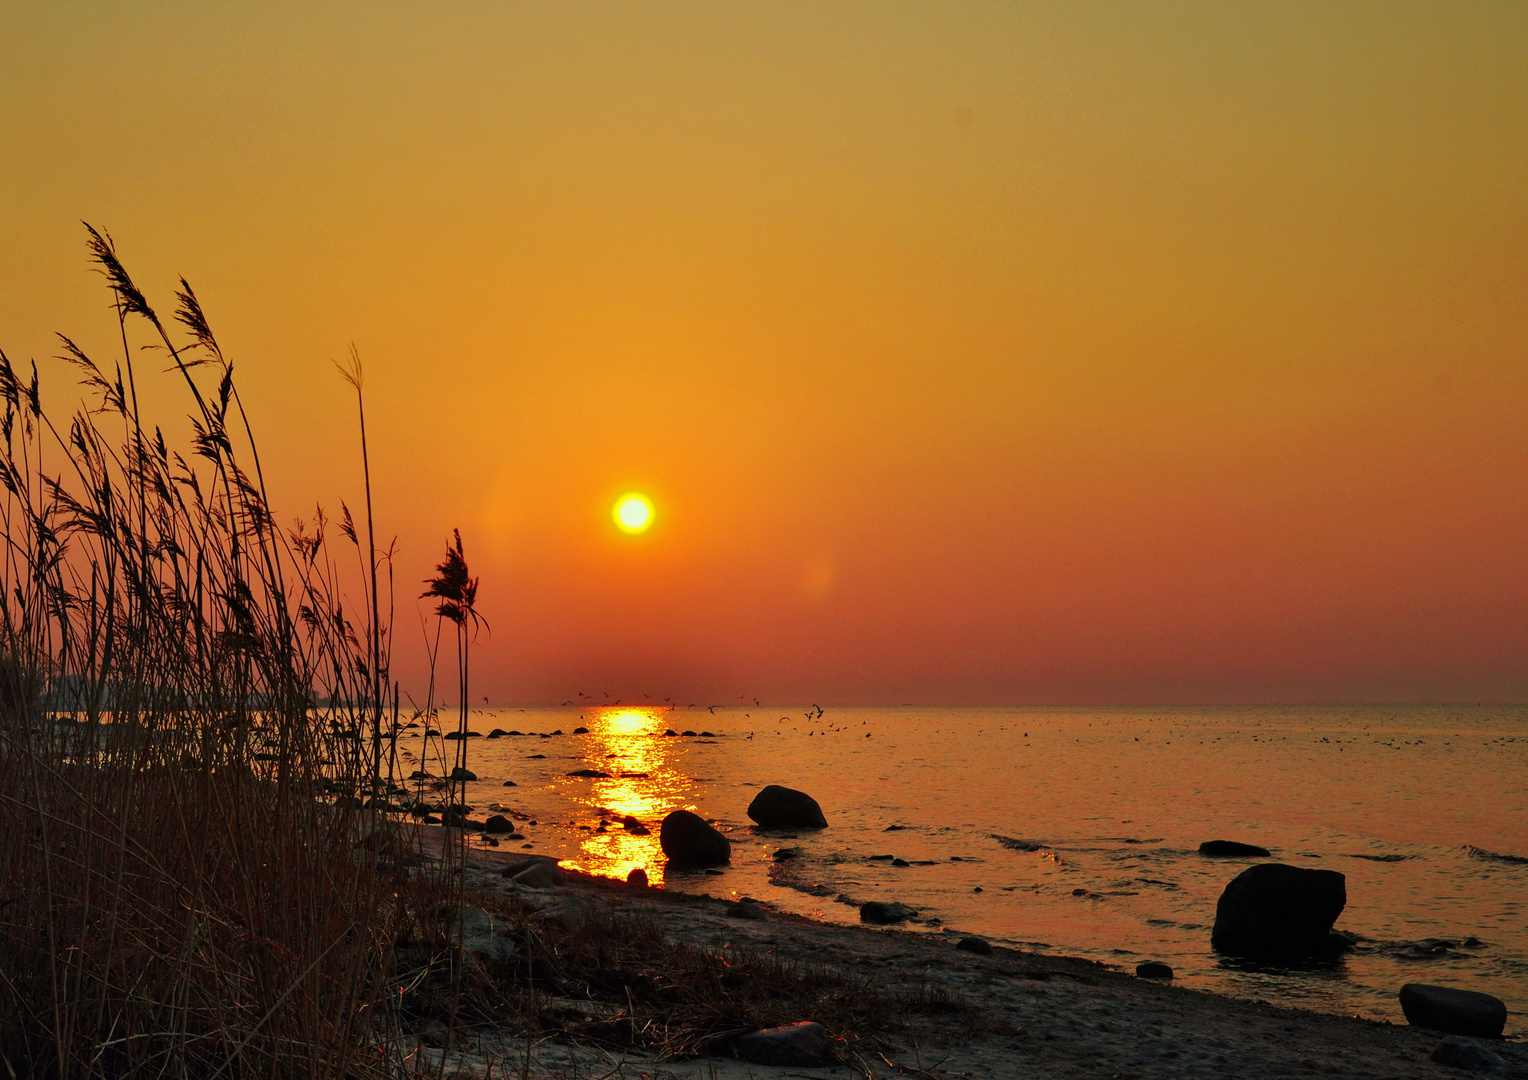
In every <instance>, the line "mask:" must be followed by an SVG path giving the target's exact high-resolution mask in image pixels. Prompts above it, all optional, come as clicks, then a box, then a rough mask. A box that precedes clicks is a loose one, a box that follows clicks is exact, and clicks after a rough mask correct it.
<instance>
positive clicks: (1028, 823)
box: [403, 706, 1528, 1033]
mask: <svg viewBox="0 0 1528 1080" xmlns="http://www.w3.org/2000/svg"><path fill="white" fill-rule="evenodd" d="M580 726H583V727H587V728H588V729H589V732H588V734H583V735H574V734H572V732H573V730H574V729H575V728H576V727H580ZM471 727H472V729H473V730H475V731H480V732H482V733H483V734H484V735H487V734H488V733H489V732H490V731H492V730H493V729H494V728H502V729H505V730H518V731H521V732H525V733H527V734H525V735H521V736H507V737H502V738H497V739H488V738H480V739H471V740H470V741H469V742H468V753H469V760H468V764H469V767H470V768H472V769H473V770H474V771H475V772H477V773H478V775H479V776H480V777H481V779H480V780H479V781H478V782H477V783H474V784H471V785H469V788H468V801H469V803H471V804H472V805H473V806H474V807H475V813H476V814H477V816H479V817H481V816H483V815H485V814H487V813H492V812H494V810H495V809H500V810H504V811H516V812H518V813H519V814H523V815H525V816H526V818H528V819H530V820H525V821H521V822H520V826H521V831H522V832H523V834H524V836H525V840H524V841H505V842H504V844H503V846H504V847H508V848H512V849H513V848H520V847H522V846H524V847H525V848H526V849H527V850H529V851H532V852H536V853H540V854H548V855H555V856H558V857H560V858H562V859H564V860H566V861H567V862H568V863H569V864H576V865H578V866H580V867H582V868H584V869H587V870H590V871H592V872H594V873H602V874H609V875H612V876H619V877H623V878H624V877H625V875H626V873H627V871H629V870H631V869H632V868H634V867H638V866H640V867H644V868H645V869H646V870H647V873H648V875H649V877H650V878H651V880H652V881H653V882H654V883H655V884H658V883H662V884H663V885H664V886H665V887H667V888H671V889H684V890H688V891H694V892H706V893H710V894H713V895H717V896H727V897H736V896H753V897H757V898H759V899H762V900H766V901H768V902H769V903H770V904H771V905H774V906H776V907H778V908H781V909H784V910H789V911H794V912H798V913H800V914H804V915H810V916H813V917H815V918H818V919H823V920H827V921H831V922H856V921H857V920H858V912H857V910H856V908H855V907H854V906H851V904H850V901H852V902H853V903H855V904H857V903H860V902H863V901H866V900H896V901H900V902H902V903H905V904H909V905H911V906H913V907H915V908H917V909H918V910H919V912H920V916H921V919H922V920H923V921H922V922H920V923H916V924H914V926H915V928H920V929H923V930H926V931H927V932H929V933H953V932H957V931H959V932H969V933H976V934H981V935H984V936H987V937H989V938H991V939H992V940H994V941H997V942H1006V943H1012V944H1016V945H1022V946H1026V947H1033V948H1040V949H1044V950H1048V951H1053V952H1058V953H1066V954H1070V955H1076V956H1086V957H1092V958H1095V959H1098V960H1102V961H1104V962H1106V963H1109V964H1115V965H1120V966H1122V967H1133V965H1134V964H1135V963H1136V962H1138V961H1139V960H1141V959H1156V960H1163V961H1166V962H1167V963H1169V964H1171V965H1172V966H1173V968H1174V969H1175V970H1176V971H1177V974H1178V981H1179V982H1180V983H1183V984H1186V985H1189V986H1196V987H1201V988H1205V989H1209V990H1214V991H1217V992H1220V993H1225V994H1232V995H1236V996H1238V997H1244V998H1262V999H1265V1000H1268V1001H1272V1002H1276V1003H1281V1004H1291V1005H1301V1006H1306V1007H1310V1008H1316V1009H1322V1010H1326V1011H1331V1012H1344V1013H1359V1014H1362V1015H1364V1016H1370V1017H1377V1018H1388V1019H1392V1020H1398V1019H1400V1010H1399V1007H1398V1005H1397V1003H1396V997H1395V995H1396V991H1397V990H1398V989H1399V987H1400V985H1401V984H1402V983H1404V982H1408V981H1424V982H1436V983H1444V984H1448V985H1455V986H1461V987H1467V988H1472V989H1479V990H1484V991H1487V992H1489V993H1493V994H1495V995H1497V996H1498V997H1500V998H1502V999H1503V1000H1505V1001H1506V1002H1507V1007H1508V1009H1509V1010H1511V1013H1512V1015H1511V1016H1510V1017H1509V1019H1508V1025H1507V1026H1508V1032H1509V1033H1512V1032H1518V1033H1524V1032H1525V1031H1528V1022H1525V1019H1524V1015H1523V1014H1524V1012H1525V1011H1528V708H1525V707H1516V706H1514V707H1500V706H1484V707H1474V706H1419V707H1331V708H1264V707H1256V708H1253V707H1248V708H1175V709H1145V710H1141V709H1114V708H1110V709H1076V708H1055V709H1033V708H965V709H951V708H943V709H914V708H904V709H886V708H839V709H830V710H828V711H827V712H826V713H824V714H822V715H821V716H818V715H817V714H816V713H815V712H814V713H812V715H811V718H810V719H808V718H807V710H806V708H805V707H801V708H794V709H779V708H776V709H770V708H767V707H765V708H759V707H752V706H750V707H746V708H745V707H737V708H725V709H724V708H717V709H716V710H715V711H714V712H713V711H710V710H708V709H705V708H684V707H679V708H675V709H672V710H670V709H666V708H661V709H654V708H647V707H611V708H599V709H593V708H585V709H577V708H572V709H569V708H563V709H543V710H536V709H532V710H519V709H487V710H481V711H474V713H473V716H472V720H471ZM669 728H672V729H674V730H676V731H681V732H682V731H687V730H688V731H695V732H697V733H699V732H711V733H713V737H711V738H706V737H702V736H700V735H699V734H697V735H696V736H693V737H688V738H685V737H680V738H675V737H667V736H664V735H663V732H664V731H665V729H669ZM558 729H560V730H561V731H563V732H564V733H565V734H562V735H556V736H551V737H547V738H542V737H538V736H539V735H540V734H541V733H550V732H552V731H556V730H558ZM403 745H404V746H405V747H406V748H407V749H408V750H409V751H411V752H412V753H413V754H416V755H417V754H419V753H421V752H422V751H424V749H425V748H426V747H439V746H441V743H440V742H438V741H437V740H435V739H427V738H417V740H416V739H410V740H408V741H406V742H405V743H404V744H403ZM444 745H445V748H446V749H447V751H448V752H450V750H451V749H453V748H454V744H452V743H449V742H447V743H445V744H444ZM427 764H428V765H429V766H430V769H429V771H431V772H435V773H438V772H439V771H440V770H439V754H438V752H437V751H435V750H431V751H430V753H429V754H428V761H427ZM577 769H595V770H599V771H602V772H607V773H610V774H612V775H611V778H609V779H602V778H592V779H591V778H579V777H571V776H569V775H567V774H568V773H570V772H572V771H574V770H577ZM622 774H628V775H624V776H623V775H622ZM632 774H634V775H632ZM506 780H509V781H513V782H514V783H515V785H516V786H514V787H505V786H504V781H506ZM770 783H778V784H784V785H786V786H788V787H795V788H800V789H802V790H804V791H806V792H808V793H809V794H811V795H812V796H814V797H815V798H816V799H817V800H818V802H820V803H821V804H822V808H823V811H824V813H825V814H826V815H827V818H828V824H829V827H828V828H827V829H825V830H822V831H821V832H819V833H813V832H809V831H804V832H801V833H799V834H797V835H795V836H790V835H787V834H780V833H767V832H760V831H756V830H755V829H754V827H753V825H752V823H751V822H750V821H749V820H748V817H747V814H746V810H747V807H748V803H749V800H750V799H752V797H753V795H754V793H755V792H757V790H758V789H759V788H760V787H762V786H763V785H765V784H770ZM678 808H689V809H692V810H695V811H696V812H697V813H699V814H701V815H702V816H704V817H706V818H708V819H712V820H715V821H716V822H717V823H718V824H719V826H720V827H721V828H722V829H723V830H724V831H726V832H727V833H728V834H729V836H730V838H731V840H732V844H733V857H732V865H731V866H730V867H729V868H727V869H725V870H724V871H723V872H722V873H721V874H720V875H719V876H717V875H708V874H693V873H692V874H684V875H679V874H671V875H667V876H665V874H664V862H663V857H662V854H661V852H660V851H659V848H658V836H657V823H658V821H659V820H661V819H662V817H663V816H664V815H665V814H667V813H668V812H669V811H671V810H674V809H678ZM627 814H632V815H635V816H636V817H638V818H639V819H641V820H642V821H644V822H647V823H648V824H649V825H651V826H652V828H653V832H652V835H650V836H633V835H631V834H629V833H627V832H626V831H625V830H623V829H621V828H620V826H619V821H620V818H621V817H622V816H623V815H627ZM611 815H614V820H611ZM532 821H534V824H532V823H531V822H532ZM602 822H608V824H607V826H606V831H604V832H599V831H597V830H598V829H599V826H600V825H601V823H602ZM1210 839H1229V840H1242V841H1246V842H1249V843H1254V844H1258V845H1261V846H1263V847H1266V848H1268V849H1270V850H1271V851H1272V852H1273V853H1274V858H1275V859H1276V860H1278V861H1283V862H1287V863H1292V864H1294V865H1297V866H1311V867H1321V868H1325V869H1330V870H1339V871H1341V872H1342V873H1344V874H1345V875H1347V892H1348V904H1347V909H1346V910H1345V911H1344V912H1343V914H1342V917H1341V918H1340V919H1339V920H1338V922H1337V928H1338V929H1340V930H1345V931H1348V932H1350V933H1352V934H1356V935H1358V937H1359V938H1360V942H1359V944H1358V946H1357V947H1356V948H1354V949H1353V950H1352V951H1351V952H1350V953H1349V954H1347V956H1346V957H1345V958H1344V959H1343V960H1342V961H1341V962H1340V963H1338V964H1337V965H1336V966H1334V967H1330V968H1326V969H1320V970H1311V971H1269V970H1255V969H1248V968H1246V967H1245V966H1239V965H1237V964H1236V963H1234V962H1232V961H1228V960H1226V959H1224V958H1222V957H1220V956H1218V955H1217V954H1216V953H1215V952H1213V951H1212V950H1211V949H1210V945H1209V935H1210V925H1211V923H1212V922H1213V921H1214V917H1215V901H1216V899H1217V898H1218V897H1219V895H1220V891H1221V889H1222V888H1223V887H1224V886H1225V884H1226V882H1228V881H1229V880H1230V879H1231V878H1232V877H1234V876H1235V875H1236V874H1237V873H1239V872H1240V871H1241V870H1242V869H1244V868H1245V867H1246V866H1247V865H1249V863H1248V862H1246V861H1243V860H1229V859H1207V858H1203V857H1201V856H1199V855H1198V854H1197V853H1196V848H1197V847H1198V845H1199V843H1200V841H1202V840H1210ZM783 847H788V848H799V849H800V854H799V856H798V857H796V858H793V859H788V860H776V859H774V858H773V857H772V856H773V853H774V852H775V851H777V850H779V849H780V848H783ZM886 855H892V856H896V857H898V858H900V859H902V860H905V861H906V862H908V863H910V864H911V865H908V866H905V867H899V866H893V865H891V863H890V862H889V861H887V860H885V859H879V860H878V859H874V858H873V856H886ZM1470 939H1475V940H1474V941H1473V942H1471V941H1470ZM1477 942H1478V943H1477ZM1440 943H1447V944H1440Z"/></svg>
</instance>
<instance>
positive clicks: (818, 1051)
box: [732, 1020, 828, 1068]
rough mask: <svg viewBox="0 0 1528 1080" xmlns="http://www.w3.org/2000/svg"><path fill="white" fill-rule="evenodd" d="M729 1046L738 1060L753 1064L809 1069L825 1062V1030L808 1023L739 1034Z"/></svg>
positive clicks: (826, 1049)
mask: <svg viewBox="0 0 1528 1080" xmlns="http://www.w3.org/2000/svg"><path fill="white" fill-rule="evenodd" d="M732 1046H733V1049H734V1051H736V1053H737V1056H738V1058H739V1059H741V1060H743V1061H746V1062H748V1063H750V1064H752V1065H791V1066H795V1067H797V1068H810V1067H812V1066H813V1065H822V1064H825V1063H826V1062H827V1060H828V1033H827V1030H826V1029H824V1028H823V1026H822V1025H821V1024H816V1023H813V1022H812V1021H810V1020H803V1021H801V1022H800V1023H797V1024H787V1025H785V1026H784V1027H777V1028H765V1029H764V1030H762V1031H753V1032H749V1033H748V1034H747V1035H739V1036H738V1037H737V1039H736V1040H735V1041H734V1042H733V1044H732Z"/></svg>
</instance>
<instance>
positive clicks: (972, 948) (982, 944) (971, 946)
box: [955, 937, 992, 956]
mask: <svg viewBox="0 0 1528 1080" xmlns="http://www.w3.org/2000/svg"><path fill="white" fill-rule="evenodd" d="M955 947H956V948H957V949H959V950H960V951H961V952H974V953H979V954H980V955H982V956H991V955H992V946H991V945H990V944H988V943H987V942H986V941H984V940H982V939H981V938H979V937H963V938H961V939H960V940H959V941H957V942H956V943H955Z"/></svg>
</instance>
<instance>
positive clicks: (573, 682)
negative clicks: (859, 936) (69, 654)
mask: <svg viewBox="0 0 1528 1080" xmlns="http://www.w3.org/2000/svg"><path fill="white" fill-rule="evenodd" d="M1524 56H1528V6H1525V5H1522V4H1519V3H1511V4H1487V3H1473V4H1469V5H1451V4H1433V5H1423V4H1401V3H1387V4H1378V3H1376V4H1369V5H1364V4H1356V3H1355V4H1343V5H1333V4H1329V3H1312V4H1304V5H1302V4H1295V3H1284V4H1272V3H1269V4H1242V5H1223V4H1202V5H1200V4H1163V5H1139V4H1117V5H1116V4H1102V5H1084V4H1075V5H1041V4H1034V5H1019V4H1011V5H996V4H980V5H978V4H968V5H953V4H938V5H928V4H918V5H898V4H884V3H876V4H855V5H848V4H844V5H823V4H815V3H814V4H801V5H790V4H767V5H763V4H761V5H748V6H744V5H709V4H695V5H677V4H675V5H661V4H660V5H652V4H643V5H616V4H605V3H601V4H591V5H578V4H571V3H556V4H539V5H537V4H518V5H500V4H488V3H483V4H431V5H402V4H375V3H365V4H361V3H356V4H343V5H342V4H314V3H301V4H297V3H293V4H269V3H266V4H259V5H252V4H250V5H235V4H227V5H223V4H220V5H194V4H138V5H118V4H105V3H97V4H91V3H73V4H49V3H30V2H28V3H15V4H8V5H6V6H5V8H4V10H3V12H0V148H3V150H4V153H3V154H0V347H4V348H5V350H6V351H7V352H8V353H9V354H10V355H11V356H12V357H13V359H19V360H23V361H24V360H25V359H29V358H31V357H37V358H38V359H39V360H40V361H45V360H46V358H48V357H50V356H52V355H53V354H54V353H56V352H57V349H56V347H55V346H54V345H53V343H52V341H51V340H50V334H51V332H52V331H54V330H64V331H66V332H68V333H70V334H71V336H74V337H76V338H77V339H79V340H81V342H82V343H83V344H86V345H87V347H89V348H92V349H93V350H98V351H99V352H101V353H102V354H109V345H110V341H111V336H112V333H113V332H114V325H113V320H112V319H111V317H110V314H109V312H108V311H107V310H106V308H105V301H106V295H105V292H104V289H103V286H102V284H101V282H100V279H99V278H97V277H95V276H94V275H91V274H89V273H87V272H86V262H85V251H84V244H83V235H84V234H83V230H82V229H81V227H80V225H79V224H78V223H79V220H80V219H82V218H83V219H86V220H89V221H90V222H92V223H93V224H96V225H98V226H102V227H105V228H108V229H110V230H111V231H112V233H113V235H114V236H115V237H116V239H117V242H118V245H119V250H120V252H121V254H122V255H123V257H124V259H125V261H126V262H127V264H128V266H129V269H130V270H132V272H133V273H134V275H135V277H136V278H137V280H138V282H139V284H140V285H141V286H143V287H144V288H145V289H146V290H148V291H149V292H150V293H151V294H152V295H153V296H154V297H155V298H156V299H157V300H158V302H159V303H160V304H161V306H163V307H165V308H168V307H170V306H171V299H170V289H171V286H172V285H173V282H174V275H175V274H178V273H184V274H185V275H186V276H187V277H188V278H189V279H190V280H191V282H192V284H193V285H194V286H195V287H196V289H197V291H198V293H199V295H200V296H201V298H202V301H203V303H204V304H205V306H206V307H207V309H208V312H209V314H210V316H211V318H212V321H213V325H214V328H215V329H216V330H217V331H218V333H219V336H220V338H221V340H222V342H223V344H224V348H225V351H226V352H227V353H228V354H229V355H230V356H232V357H233V359H234V362H235V365H236V372H237V374H238V376H239V377H240V379H241V380H242V383H243V386H244V393H245V398H246V401H247V403H248V404H249V406H250V408H251V411H252V413H253V414H254V419H255V421H256V423H257V425H258V426H259V427H260V429H261V430H262V432H263V453H264V455H265V457H266V463H267V472H268V474H271V475H272V476H273V487H274V492H273V494H274V497H275V499H276V501H277V502H278V503H279V504H280V506H281V507H283V508H284V509H285V510H286V516H288V517H290V516H292V515H295V514H298V513H302V514H306V513H308V511H309V508H310V507H311V506H312V504H313V502H314V501H315V500H317V499H323V500H324V501H325V503H326V504H328V505H330V506H333V505H335V504H336V503H337V501H338V500H339V499H340V498H345V499H347V500H349V501H351V503H352V505H354V504H355V503H356V502H357V501H358V498H359V461H358V457H357V453H356V449H355V442H354V417H353V412H352V409H351V404H350V402H349V401H348V400H347V398H346V389H347V388H346V387H345V386H344V384H343V383H341V381H340V380H339V378H338V376H337V375H336V374H335V373H334V370H333V368H332V367H331V365H330V363H329V360H330V358H331V357H339V356H342V355H343V354H344V352H345V350H346V348H347V345H348V343H349V342H350V341H351V340H354V341H355V342H356V344H357V345H358V347H359V348H360V350H361V354H362V357H363V359H364V361H365V363H366V368H367V378H368V391H369V394H370V409H371V413H370V423H371V426H372V431H373V436H374V444H373V451H374V453H373V476H374V478H375V479H376V482H377V484H378V487H379V492H378V509H379V513H380V515H381V517H382V523H383V528H384V531H386V532H388V533H396V534H397V535H398V538H399V548H400V556H399V561H398V576H399V580H400V582H402V583H403V584H402V587H401V588H400V597H401V600H402V604H401V616H400V619H399V626H400V642H401V644H400V649H401V650H402V651H403V652H404V653H405V654H406V655H404V656H403V657H402V658H401V659H400V665H399V666H400V670H401V672H402V673H403V674H404V675H405V677H413V676H417V673H418V671H419V660H418V653H419V649H418V648H417V646H416V644H415V643H416V642H417V641H418V638H419V635H418V632H417V630H416V629H415V626H416V623H417V617H416V616H415V615H414V613H413V608H414V605H413V600H412V594H413V593H415V592H417V591H419V589H418V588H416V587H414V586H413V585H412V584H410V583H412V582H414V581H416V580H419V579H422V578H423V577H424V576H425V575H426V573H427V572H428V571H429V569H430V567H431V565H432V564H433V562H434V561H435V559H436V558H437V557H438V555H439V553H440V552H441V551H443V549H444V545H445V542H446V540H447V539H448V537H449V535H450V530H451V528H452V527H453V526H457V527H460V528H461V530H462V534H463V537H464V539H465V541H466V544H467V553H468V556H469V559H470V561H471V562H472V565H473V569H474V570H475V572H477V573H478V574H480V575H481V577H482V579H483V585H482V593H481V596H482V601H481V603H482V606H483V609H484V611H485V613H486V614H487V615H488V617H489V619H490V621H491V623H492V625H493V628H494V629H493V634H492V636H491V637H490V638H486V639H484V641H483V642H482V644H481V646H480V650H479V653H478V659H477V661H476V663H477V672H478V675H479V677H478V679H477V684H478V690H477V692H478V693H479V694H487V695H489V696H490V698H492V699H493V700H494V701H495V702H508V701H536V700H551V701H561V700H563V699H565V698H568V697H572V696H573V695H574V693H575V692H576V691H579V690H583V691H586V692H590V693H594V694H596V695H600V694H603V693H604V692H605V691H609V692H610V693H611V694H613V695H617V696H620V695H627V696H630V695H636V694H640V693H642V692H649V693H653V694H655V695H656V696H658V697H662V696H664V695H673V696H675V697H677V698H679V699H680V700H687V701H700V700H704V701H706V702H713V701H722V700H728V699H731V700H736V699H737V697H738V695H740V694H746V695H748V696H749V697H750V698H751V697H753V696H755V695H758V696H761V697H767V698H771V699H775V700H801V701H821V702H823V703H825V704H826V703H828V702H848V701H863V702H900V701H917V702H929V701H1007V702H1044V701H1131V702H1137V701H1138V702H1146V701H1268V700H1326V699H1360V700H1415V699H1423V698H1432V699H1452V700H1464V699H1468V700H1491V699H1511V700H1523V699H1524V698H1528V659H1525V658H1528V559H1525V553H1528V78H1525V77H1524V74H1523V57H1524ZM43 367H44V372H45V375H46V374H47V373H50V372H51V379H52V381H51V383H45V389H46V388H48V387H52V388H53V389H52V393H53V394H56V395H57V397H56V398H55V399H54V400H59V399H62V398H64V397H66V396H67V393H68V388H67V387H66V386H65V384H64V378H65V376H64V374H63V372H62V365H59V364H56V363H51V362H47V363H44V365H43ZM166 385H167V386H168V385H169V384H166ZM633 488H635V489H640V490H643V491H646V492H647V493H649V494H650V495H651V496H652V497H653V499H654V501H655V503H656V505H657V508H658V514H659V517H658V522H657V525H656V526H655V527H654V528H653V529H652V531H650V532H648V533H646V534H643V535H642V536H639V537H625V536H621V535H620V534H618V533H617V532H616V530H615V529H614V527H613V525H612V522H611V519H610V514H609V508H610V503H611V501H612V500H613V499H614V498H615V496H617V495H619V494H620V493H621V492H623V491H625V490H628V489H633Z"/></svg>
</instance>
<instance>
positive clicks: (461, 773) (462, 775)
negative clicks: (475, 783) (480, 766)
mask: <svg viewBox="0 0 1528 1080" xmlns="http://www.w3.org/2000/svg"><path fill="white" fill-rule="evenodd" d="M451 779H453V780H467V781H471V780H476V779H477V773H475V772H473V771H472V770H471V769H464V768H462V767H461V766H460V765H458V766H457V767H456V768H454V769H452V770H451Z"/></svg>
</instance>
